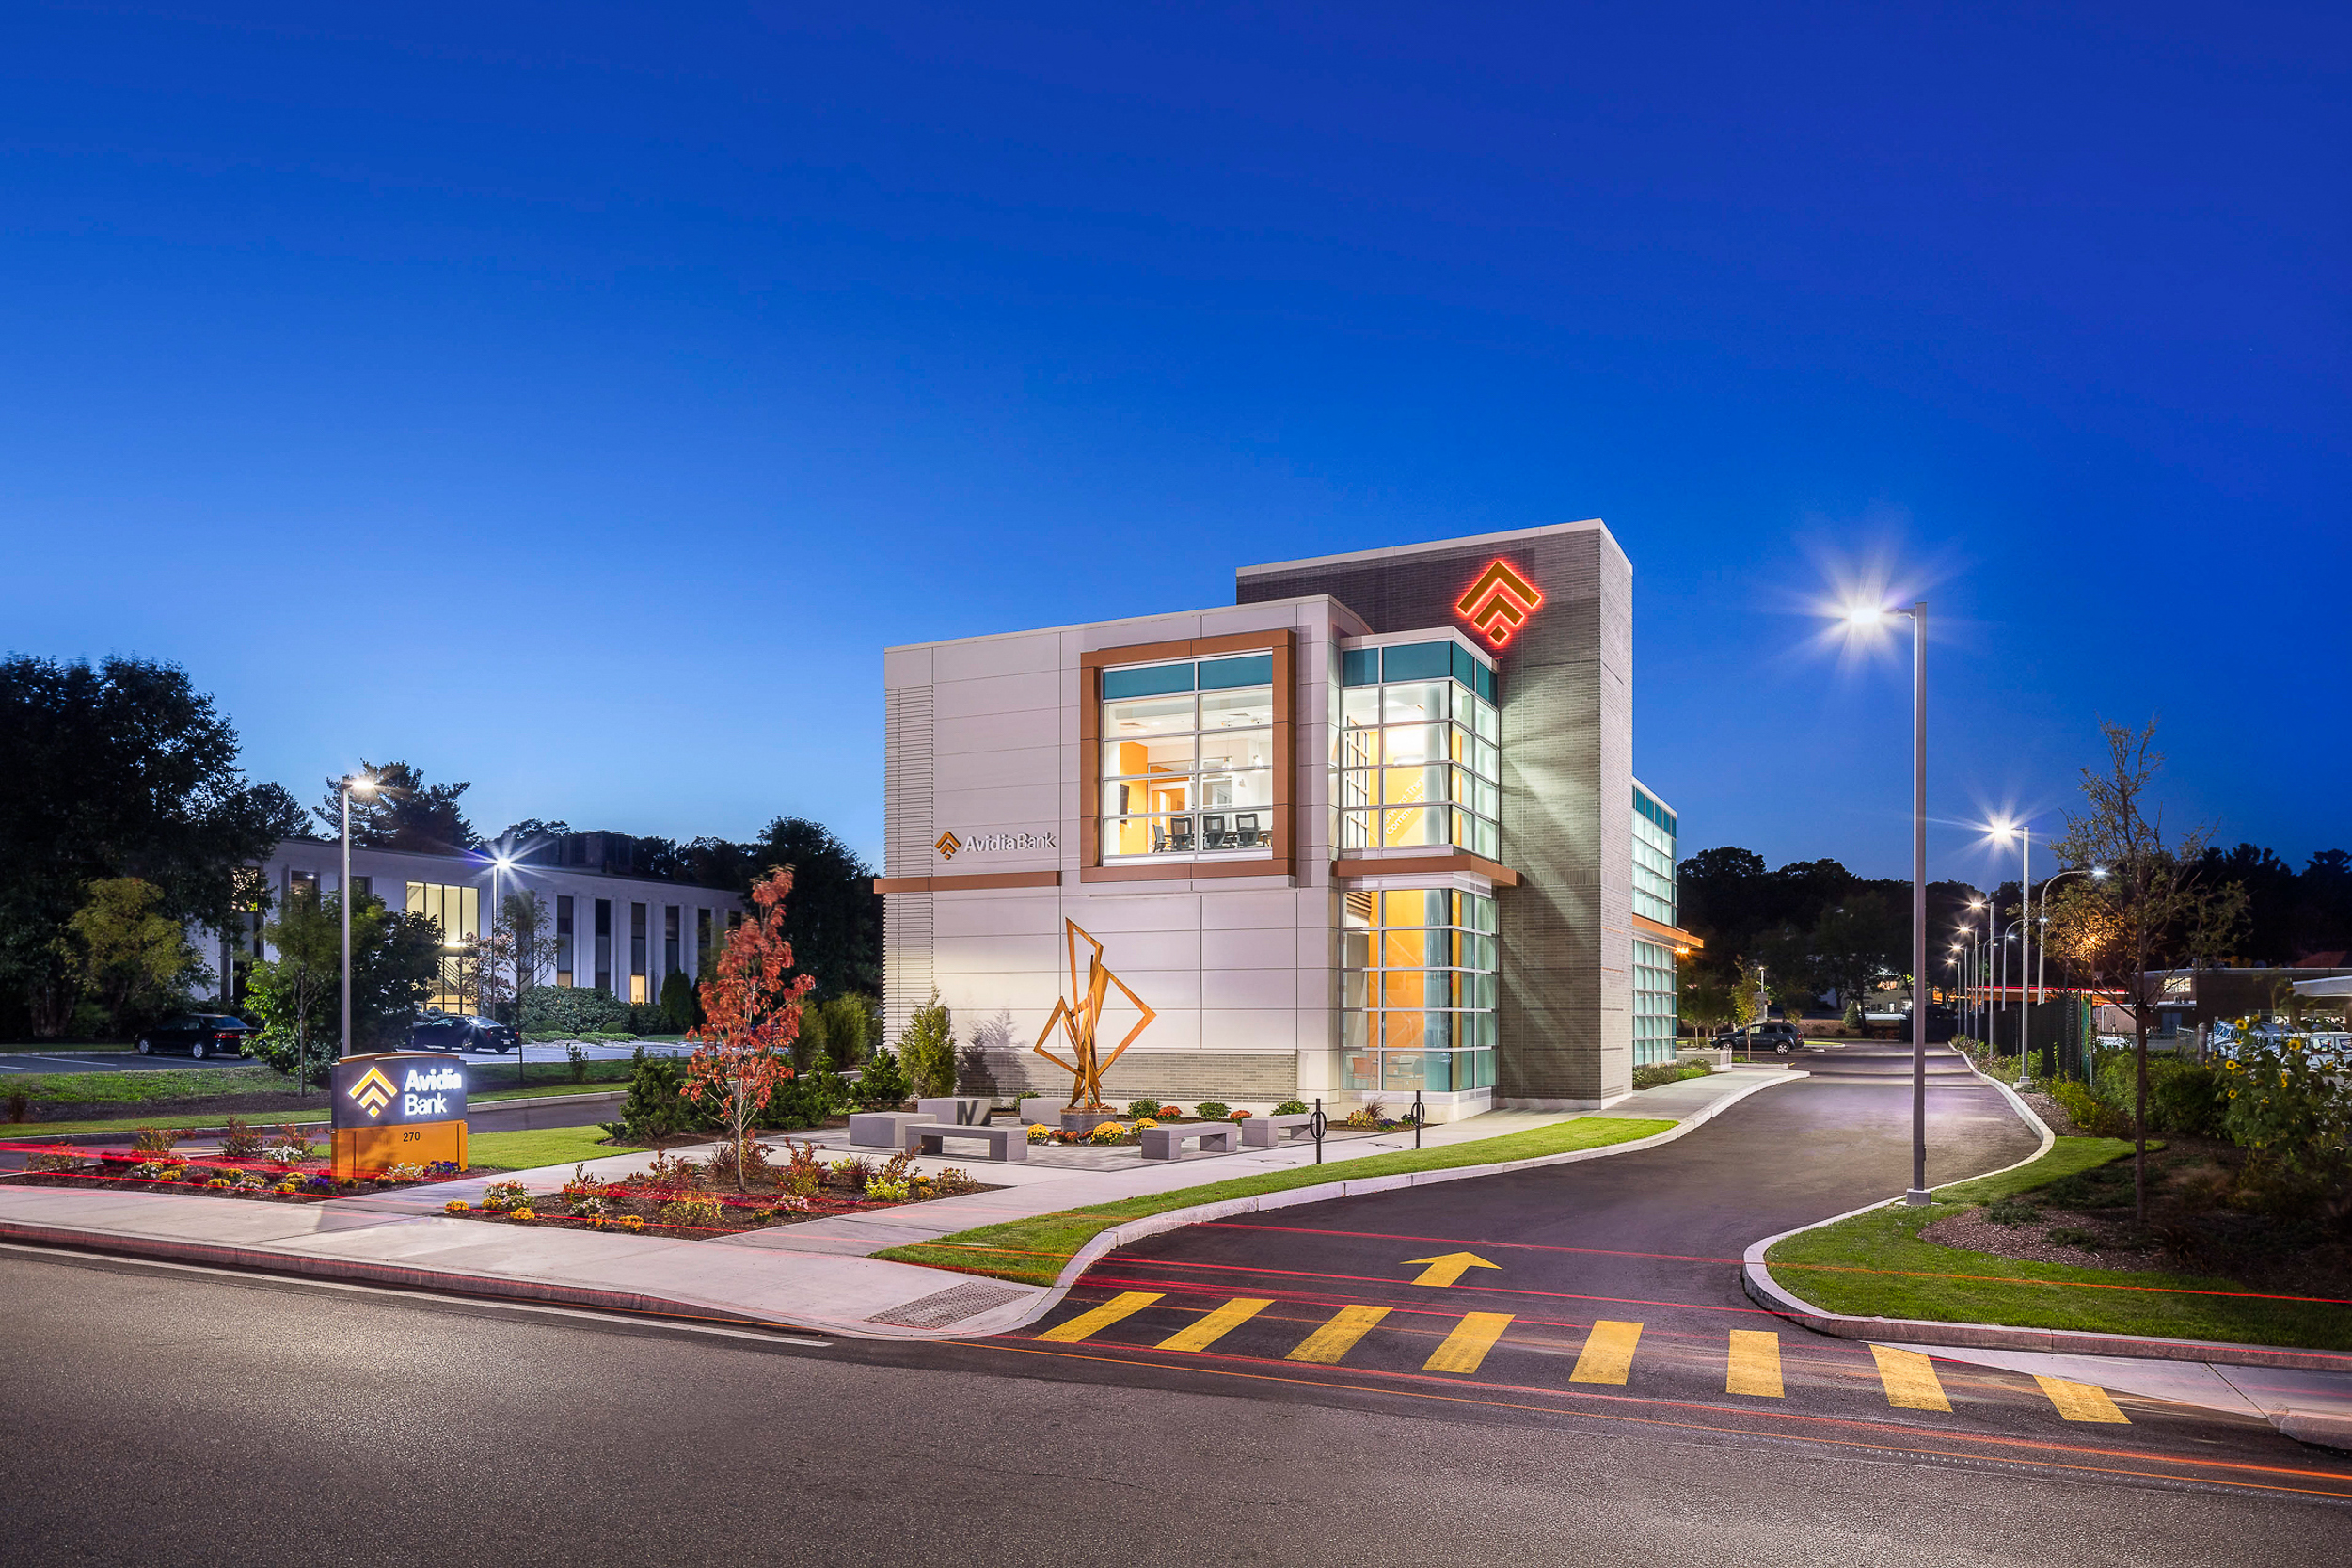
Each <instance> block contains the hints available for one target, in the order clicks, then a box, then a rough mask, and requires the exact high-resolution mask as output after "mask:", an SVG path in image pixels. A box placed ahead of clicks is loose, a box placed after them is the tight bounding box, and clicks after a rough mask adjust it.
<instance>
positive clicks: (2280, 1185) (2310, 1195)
mask: <svg viewBox="0 0 2352 1568" xmlns="http://www.w3.org/2000/svg"><path fill="white" fill-rule="evenodd" d="M2221 1077H2222V1080H2223V1085H2224V1086H2223V1089H2222V1097H2223V1102H2224V1104H2225V1105H2226V1106H2227V1109H2226V1110H2225V1111H2224V1113H2223V1117H2222V1127H2223V1130H2224V1131H2225V1132H2227V1133H2228V1134H2229V1138H2230V1141H2231V1142H2232V1143H2234V1144H2236V1145H2237V1146H2238V1147H2239V1148H2243V1149H2245V1150H2246V1152H2247V1162H2246V1178H2247V1180H2245V1181H2244V1182H2243V1186H2244V1187H2245V1188H2246V1190H2247V1192H2248V1195H2249V1197H2251V1198H2253V1199H2254V1200H2255V1201H2257V1202H2259V1203H2261V1204H2263V1205H2264V1206H2265V1207H2267V1208H2271V1209H2277V1210H2283V1211H2288V1212H2293V1211H2296V1210H2301V1209H2304V1208H2306V1207H2308V1206H2312V1205H2313V1204H2316V1203H2318V1202H2320V1201H2322V1200H2323V1199H2325V1198H2326V1197H2327V1196H2328V1195H2329V1194H2330V1193H2331V1192H2332V1194H2333V1196H2334V1199H2335V1202H2336V1204H2337V1205H2338V1206H2339V1207H2340V1206H2341V1205H2342V1204H2343V1203H2344V1200H2345V1197H2346V1193H2345V1189H2346V1188H2347V1187H2352V1097H2347V1096H2346V1095H2345V1094H2344V1091H2342V1090H2340V1089H2339V1088H2337V1086H2336V1085H2335V1084H2334V1082H2333V1081H2332V1079H2331V1078H2330V1076H2329V1074H2328V1072H2327V1071H2326V1070H2324V1069H2321V1068H2319V1067H2318V1066H2316V1065H2314V1064H2313V1063H2312V1059H2311V1055H2310V1053H2309V1052H2308V1051H2306V1050H2305V1048H2304V1043H2303V1041H2302V1039H2301V1038H2300V1037H2290V1038H2289V1039H2288V1040H2287V1041H2286V1042H2285V1044H2284V1045H2282V1046H2281V1045H2271V1044H2258V1045H2254V1046H2252V1047H2251V1048H2250V1049H2247V1050H2245V1051H2244V1053H2242V1054H2241V1055H2240V1056H2239V1058H2238V1059H2237V1060H2235V1061H2233V1062H2230V1063H2228V1064H2227V1065H2226V1067H2225V1069H2224V1070H2223V1072H2222V1074H2221Z"/></svg>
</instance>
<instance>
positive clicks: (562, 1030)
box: [516, 986, 628, 1038]
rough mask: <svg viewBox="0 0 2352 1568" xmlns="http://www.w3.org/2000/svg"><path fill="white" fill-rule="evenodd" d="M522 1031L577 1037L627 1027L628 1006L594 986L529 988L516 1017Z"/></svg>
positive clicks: (524, 994) (608, 992)
mask: <svg viewBox="0 0 2352 1568" xmlns="http://www.w3.org/2000/svg"><path fill="white" fill-rule="evenodd" d="M516 1023H517V1025H518V1026H519V1027H521V1028H523V1029H525V1030H535V1031H542V1032H545V1033H548V1035H550V1036H552V1037H559V1038H561V1037H571V1038H579V1037H580V1036H581V1035H582V1034H583V1033H584V1032H591V1031H596V1030H603V1029H622V1028H626V1027H628V1003H626V1002H624V1001H622V1000H621V999H620V998H619V997H617V996H614V995H613V994H612V993H611V992H610V991H603V990H597V989H596V987H594V986H533V987H532V988H531V989H530V990H527V991H525V992H524V993H523V1000H522V1006H521V1007H520V1008H519V1009H518V1010H517V1012H516Z"/></svg>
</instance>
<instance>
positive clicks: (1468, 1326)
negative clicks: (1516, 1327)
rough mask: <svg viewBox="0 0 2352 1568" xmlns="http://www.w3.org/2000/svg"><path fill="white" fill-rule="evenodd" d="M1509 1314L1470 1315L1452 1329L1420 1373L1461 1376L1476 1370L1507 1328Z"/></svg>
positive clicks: (1509, 1324) (1510, 1317)
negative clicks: (1456, 1374)
mask: <svg viewBox="0 0 2352 1568" xmlns="http://www.w3.org/2000/svg"><path fill="white" fill-rule="evenodd" d="M1512 1316H1513V1314H1511V1313H1509V1312H1470V1313H1465V1314H1464V1315H1463V1318H1462V1321H1461V1322H1460V1323H1455V1324H1454V1332H1453V1333H1451V1334H1449V1335H1447V1336H1446V1337H1445V1342H1444V1343H1443V1344H1441V1345H1439V1346H1438V1349H1437V1353H1436V1354H1433V1355H1431V1356H1430V1358H1429V1359H1428V1360H1426V1361H1424V1362H1422V1364H1421V1370H1422V1371H1424V1372H1462V1373H1470V1372H1474V1371H1476V1370H1478V1365H1479V1363H1480V1362H1482V1361H1484V1360H1486V1353H1487V1352H1488V1351H1490V1350H1492V1349H1494V1348H1495V1341H1496V1340H1497V1339H1500V1338H1502V1331H1503V1330H1504V1329H1506V1328H1508V1327H1510V1326H1511V1319H1512Z"/></svg>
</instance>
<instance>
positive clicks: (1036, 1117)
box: [1012, 1094, 1070, 1127]
mask: <svg viewBox="0 0 2352 1568" xmlns="http://www.w3.org/2000/svg"><path fill="white" fill-rule="evenodd" d="M1069 1103H1070V1101H1068V1100H1066V1099H1064V1098H1063V1097H1062V1096H1060V1095H1052V1094H1025V1095H1023V1096H1022V1097H1021V1098H1020V1099H1019V1100H1017V1101H1014V1102H1013V1113H1012V1115H1013V1119H1014V1120H1016V1121H1018V1122H1020V1123H1021V1124H1022V1125H1023V1126H1024V1127H1026V1126H1028V1125H1029V1124H1030V1123H1032V1122H1036V1123H1039V1124H1041V1125H1042V1126H1046V1127H1059V1126H1060V1125H1061V1108H1062V1107H1063V1106H1064V1105H1067V1104H1069Z"/></svg>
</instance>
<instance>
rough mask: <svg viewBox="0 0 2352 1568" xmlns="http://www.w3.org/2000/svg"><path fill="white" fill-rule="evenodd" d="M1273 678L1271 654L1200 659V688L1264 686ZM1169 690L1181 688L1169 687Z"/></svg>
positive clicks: (1208, 689)
mask: <svg viewBox="0 0 2352 1568" xmlns="http://www.w3.org/2000/svg"><path fill="white" fill-rule="evenodd" d="M1273 679H1274V656H1273V655H1272V654H1242V655H1240V656H1238V657H1233V658H1204V659H1202V660H1201V661H1200V689H1201V690H1203V691H1219V690H1222V689H1225V688H1226V687H1229V686H1264V685H1265V684H1267V683H1268V682H1269V681H1271V680H1273ZM1170 689H1171V690H1180V689H1181V688H1173V687H1171V688H1170Z"/></svg>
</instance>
